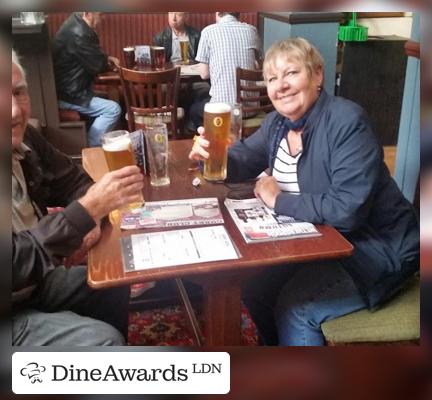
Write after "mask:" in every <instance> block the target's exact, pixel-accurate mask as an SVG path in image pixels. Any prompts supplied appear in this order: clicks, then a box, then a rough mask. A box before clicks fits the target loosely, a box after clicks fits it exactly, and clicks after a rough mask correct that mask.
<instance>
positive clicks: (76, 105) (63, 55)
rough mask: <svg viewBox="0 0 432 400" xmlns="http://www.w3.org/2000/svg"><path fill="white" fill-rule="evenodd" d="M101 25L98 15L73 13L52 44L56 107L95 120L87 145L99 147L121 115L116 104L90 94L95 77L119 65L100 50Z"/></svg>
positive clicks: (118, 62) (88, 133)
mask: <svg viewBox="0 0 432 400" xmlns="http://www.w3.org/2000/svg"><path fill="white" fill-rule="evenodd" d="M101 22H102V13H100V12H82V13H79V12H78V13H74V14H72V15H70V16H69V18H68V19H67V20H66V21H65V22H64V23H63V25H62V26H61V27H60V29H59V30H58V32H57V34H56V35H55V37H54V40H53V43H52V54H53V62H54V74H55V82H56V88H57V96H58V98H59V108H61V109H66V110H74V111H78V112H79V113H80V114H83V115H85V116H88V117H91V118H94V121H93V123H92V125H91V127H90V128H89V130H88V132H87V137H88V144H89V145H90V146H100V144H101V143H100V138H101V136H102V135H103V134H104V133H105V132H109V131H110V130H112V129H113V128H115V126H116V125H117V123H118V121H119V118H120V115H121V107H120V105H119V104H118V103H116V102H115V101H112V100H107V99H103V98H100V97H97V96H95V94H94V91H93V81H94V78H95V77H96V76H97V75H98V74H100V73H102V72H106V71H109V70H115V69H117V68H118V67H119V65H120V61H119V60H118V58H116V57H112V56H107V55H106V54H105V53H104V51H103V50H102V49H101V47H100V44H99V38H98V35H97V33H96V28H97V27H98V26H99V25H100V23H101Z"/></svg>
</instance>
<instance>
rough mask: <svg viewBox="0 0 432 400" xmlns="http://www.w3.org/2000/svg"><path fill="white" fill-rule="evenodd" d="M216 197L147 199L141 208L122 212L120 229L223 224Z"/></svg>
mask: <svg viewBox="0 0 432 400" xmlns="http://www.w3.org/2000/svg"><path fill="white" fill-rule="evenodd" d="M223 223H224V220H223V217H222V213H221V211H220V208H219V203H218V199H217V198H216V197H207V198H202V199H186V200H166V201H148V202H146V203H145V205H144V206H143V207H142V208H137V209H135V210H132V211H130V212H126V213H122V219H121V224H120V227H121V229H142V228H165V227H181V226H196V225H216V224H223Z"/></svg>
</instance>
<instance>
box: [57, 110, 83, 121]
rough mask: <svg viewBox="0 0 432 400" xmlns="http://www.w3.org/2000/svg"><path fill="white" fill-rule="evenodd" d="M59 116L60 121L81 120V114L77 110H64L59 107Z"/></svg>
mask: <svg viewBox="0 0 432 400" xmlns="http://www.w3.org/2000/svg"><path fill="white" fill-rule="evenodd" d="M59 118H60V121H61V122H75V121H81V116H80V114H79V112H78V111H74V110H66V109H63V108H59Z"/></svg>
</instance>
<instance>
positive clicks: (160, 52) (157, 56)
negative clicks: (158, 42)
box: [151, 46, 165, 70]
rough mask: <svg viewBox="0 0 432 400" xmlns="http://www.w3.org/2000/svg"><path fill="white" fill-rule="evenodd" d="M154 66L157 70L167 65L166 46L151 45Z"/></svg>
mask: <svg viewBox="0 0 432 400" xmlns="http://www.w3.org/2000/svg"><path fill="white" fill-rule="evenodd" d="M151 54H152V58H153V60H152V62H153V66H154V67H155V69H157V70H161V69H164V67H165V47H161V46H152V47H151Z"/></svg>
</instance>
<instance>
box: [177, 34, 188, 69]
mask: <svg viewBox="0 0 432 400" xmlns="http://www.w3.org/2000/svg"><path fill="white" fill-rule="evenodd" d="M179 42H180V54H181V63H182V64H188V63H189V39H188V38H187V37H180V39H179Z"/></svg>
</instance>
